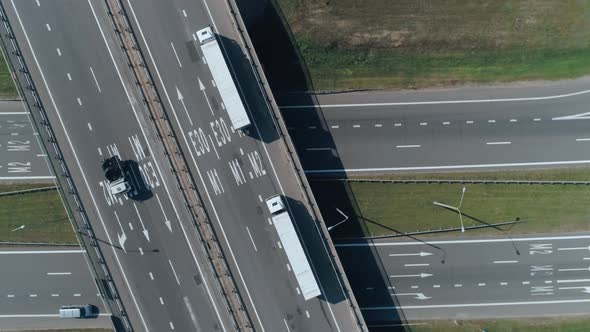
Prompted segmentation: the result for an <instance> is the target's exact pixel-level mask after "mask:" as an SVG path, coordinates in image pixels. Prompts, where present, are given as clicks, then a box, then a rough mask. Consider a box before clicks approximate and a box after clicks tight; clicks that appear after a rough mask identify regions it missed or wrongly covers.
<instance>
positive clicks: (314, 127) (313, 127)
mask: <svg viewBox="0 0 590 332" xmlns="http://www.w3.org/2000/svg"><path fill="white" fill-rule="evenodd" d="M317 128H318V127H317V126H309V127H307V129H317Z"/></svg>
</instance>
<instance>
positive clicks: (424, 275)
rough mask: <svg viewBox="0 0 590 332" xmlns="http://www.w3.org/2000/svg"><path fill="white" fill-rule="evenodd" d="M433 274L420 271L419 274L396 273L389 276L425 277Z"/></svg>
mask: <svg viewBox="0 0 590 332" xmlns="http://www.w3.org/2000/svg"><path fill="white" fill-rule="evenodd" d="M432 276H433V274H430V273H420V274H397V275H395V274H394V275H390V276H389V277H390V278H427V277H432Z"/></svg>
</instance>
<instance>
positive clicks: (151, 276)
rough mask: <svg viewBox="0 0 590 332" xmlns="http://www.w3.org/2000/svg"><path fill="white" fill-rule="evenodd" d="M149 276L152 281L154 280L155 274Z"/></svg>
mask: <svg viewBox="0 0 590 332" xmlns="http://www.w3.org/2000/svg"><path fill="white" fill-rule="evenodd" d="M148 274H149V276H150V279H151V280H154V274H153V273H151V272H150V273H148Z"/></svg>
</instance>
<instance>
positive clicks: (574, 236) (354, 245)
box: [335, 235, 590, 247]
mask: <svg viewBox="0 0 590 332" xmlns="http://www.w3.org/2000/svg"><path fill="white" fill-rule="evenodd" d="M586 239H590V235H573V236H548V237H529V238H525V237H521V238H518V237H517V238H512V239H477V240H441V241H423V242H382V243H366V242H363V243H342V244H335V246H336V247H380V246H407V245H431V244H465V243H498V242H527V241H552V240H586Z"/></svg>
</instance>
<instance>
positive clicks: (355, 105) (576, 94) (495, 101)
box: [280, 90, 590, 109]
mask: <svg viewBox="0 0 590 332" xmlns="http://www.w3.org/2000/svg"><path fill="white" fill-rule="evenodd" d="M588 93H590V90H582V91H577V92H572V93H566V94H561V95H552V96H543V97H524V98H497V99H466V100H440V101H416V102H396V103H366V104H327V105H324V104H322V105H321V107H322V108H335V107H338V108H340V107H376V106H407V105H442V104H474V103H501V102H522V101H536V100H550V99H559V98H567V97H573V96H578V95H582V94H588ZM315 107H316V106H315V105H289V106H280V108H284V109H289V108H315Z"/></svg>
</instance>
